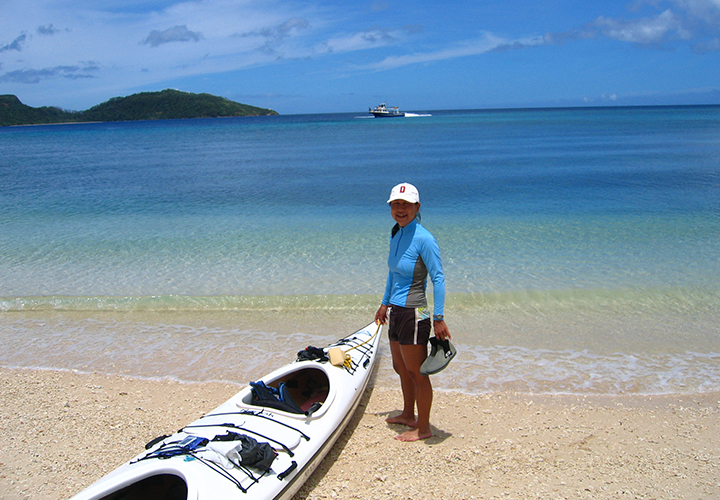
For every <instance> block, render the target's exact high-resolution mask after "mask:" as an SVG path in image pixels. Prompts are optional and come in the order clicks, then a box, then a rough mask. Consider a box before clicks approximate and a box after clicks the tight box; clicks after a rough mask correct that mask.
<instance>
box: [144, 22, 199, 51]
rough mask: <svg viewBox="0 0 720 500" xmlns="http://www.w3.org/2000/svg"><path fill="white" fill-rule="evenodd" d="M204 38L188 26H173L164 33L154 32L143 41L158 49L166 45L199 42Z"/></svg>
mask: <svg viewBox="0 0 720 500" xmlns="http://www.w3.org/2000/svg"><path fill="white" fill-rule="evenodd" d="M202 38H203V35H202V33H199V32H194V31H190V30H189V29H188V27H187V26H185V25H182V26H173V27H172V28H168V29H166V30H163V31H158V30H152V31H151V32H150V34H149V35H148V36H147V38H145V40H143V41H142V44H144V45H150V46H151V47H158V46H159V45H162V44H164V43H172V42H199V41H200V40H201V39H202Z"/></svg>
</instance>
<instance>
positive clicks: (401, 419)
mask: <svg viewBox="0 0 720 500" xmlns="http://www.w3.org/2000/svg"><path fill="white" fill-rule="evenodd" d="M385 422H387V423H388V424H401V425H407V426H408V427H415V426H416V425H417V419H416V418H415V415H413V416H412V417H406V416H405V415H402V414H401V415H398V416H397V417H388V418H386V419H385Z"/></svg>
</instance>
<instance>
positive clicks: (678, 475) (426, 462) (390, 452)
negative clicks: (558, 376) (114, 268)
mask: <svg viewBox="0 0 720 500" xmlns="http://www.w3.org/2000/svg"><path fill="white" fill-rule="evenodd" d="M0 384H1V385H2V405H1V408H2V409H1V410H0V411H2V419H1V420H0V436H1V437H2V443H3V445H2V447H0V498H2V499H3V500H16V499H62V498H69V497H70V496H72V495H73V494H75V493H77V492H79V491H80V490H82V489H83V488H85V487H86V486H88V485H89V484H91V483H92V482H93V481H95V480H96V479H98V478H100V477H101V476H102V475H104V474H106V473H107V472H109V471H111V470H113V469H114V468H115V467H117V466H118V465H120V464H121V463H122V462H124V461H126V460H128V459H130V458H131V457H133V456H134V455H136V454H137V453H139V452H140V451H142V449H143V446H144V444H145V443H146V442H148V441H150V440H151V439H153V438H154V437H156V436H158V435H161V434H167V433H171V432H174V431H175V430H177V429H178V428H179V427H181V426H182V425H183V424H186V423H188V422H190V421H191V420H193V419H195V418H197V417H199V416H201V415H202V414H204V413H206V412H208V411H210V410H212V409H213V408H214V407H215V406H217V405H218V404H220V403H221V402H223V401H225V400H226V399H228V398H229V397H230V396H231V395H232V394H234V393H235V392H237V391H238V389H239V388H238V386H235V385H231V384H214V383H204V384H186V383H179V382H173V381H148V380H138V379H133V378H126V377H120V376H107V375H101V374H80V373H74V372H67V371H49V370H42V371H40V370H26V369H0ZM399 407H400V394H399V390H395V389H391V388H385V387H375V388H373V389H372V391H369V392H368V394H367V395H366V397H365V399H364V400H363V402H362V403H361V407H360V408H359V410H358V412H357V414H356V415H355V418H354V419H353V420H352V421H351V423H350V425H349V426H348V428H347V429H346V431H345V433H344V434H343V435H342V436H341V438H340V440H339V441H338V443H337V444H336V445H335V447H334V448H333V450H332V451H331V453H330V454H329V455H328V456H327V457H326V458H325V460H324V461H323V462H322V464H321V465H320V467H319V468H318V470H317V471H316V472H315V474H314V475H313V476H312V477H311V478H310V480H309V481H308V482H307V483H306V484H305V485H304V486H303V488H302V489H301V490H300V492H299V493H298V494H297V495H296V497H295V498H296V500H304V499H308V500H309V499H321V498H323V499H324V498H330V499H332V498H353V499H378V498H383V499H413V500H424V499H427V500H430V499H437V498H445V499H472V498H477V499H481V498H482V499H491V498H512V499H525V498H527V499H529V498H534V499H545V498H547V499H557V498H573V499H576V498H592V499H604V498H607V499H610V498H612V499H617V498H643V499H649V498H654V499H665V498H667V499H671V498H672V499H679V498H688V499H702V498H707V499H709V498H717V497H718V495H720V415H718V413H719V411H720V393H711V394H700V395H692V396H689V395H683V396H654V397H643V396H615V397H603V396H592V397H579V396H560V395H556V396H529V395H514V394H504V393H503V394H492V395H480V396H471V395H463V394H458V393H447V392H440V391H438V392H436V397H435V404H434V408H433V417H432V420H433V423H434V432H435V435H434V436H433V437H432V438H430V439H428V440H426V441H423V442H419V443H401V442H399V441H397V440H395V439H393V437H394V436H396V435H397V434H398V433H400V432H402V431H403V428H402V427H401V426H395V425H388V424H386V423H385V418H387V416H388V415H390V414H393V413H394V411H395V410H397V409H398V408H399Z"/></svg>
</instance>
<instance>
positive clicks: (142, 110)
mask: <svg viewBox="0 0 720 500" xmlns="http://www.w3.org/2000/svg"><path fill="white" fill-rule="evenodd" d="M277 114H278V113H277V112H276V111H273V110H272V109H264V108H258V107H255V106H250V105H247V104H240V103H238V102H234V101H231V100H229V99H225V98H223V97H218V96H214V95H210V94H193V93H190V92H182V91H179V90H172V89H166V90H163V91H161V92H142V93H139V94H133V95H130V96H127V97H114V98H112V99H110V100H109V101H106V102H104V103H102V104H98V105H97V106H93V107H92V108H90V109H88V110H85V111H66V110H62V109H60V108H56V107H50V106H43V107H40V108H33V107H31V106H27V105H25V104H23V103H22V102H20V99H18V98H17V96H14V95H0V126H3V127H4V126H10V125H43V124H51V123H53V124H55V123H79V122H120V121H133V120H172V119H182V118H218V117H231V116H268V115H277Z"/></svg>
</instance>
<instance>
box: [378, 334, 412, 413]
mask: <svg viewBox="0 0 720 500" xmlns="http://www.w3.org/2000/svg"><path fill="white" fill-rule="evenodd" d="M390 353H391V354H392V363H393V369H394V370H395V373H397V374H398V375H399V376H400V387H401V388H402V395H403V411H402V413H401V414H400V415H398V416H397V417H390V418H388V419H386V420H385V421H386V422H388V423H390V424H403V425H407V426H410V427H415V426H416V425H417V419H416V418H415V398H416V391H415V382H414V381H413V379H412V377H411V376H410V373H408V370H407V367H406V366H405V360H404V359H403V354H402V350H401V346H400V343H399V342H398V341H393V340H391V341H390Z"/></svg>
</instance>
